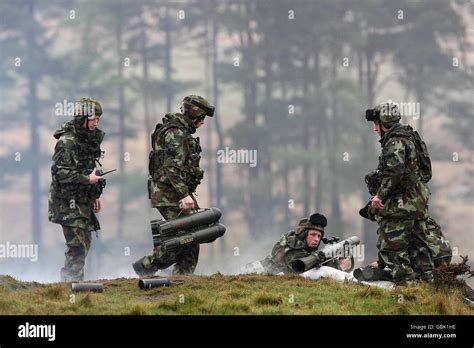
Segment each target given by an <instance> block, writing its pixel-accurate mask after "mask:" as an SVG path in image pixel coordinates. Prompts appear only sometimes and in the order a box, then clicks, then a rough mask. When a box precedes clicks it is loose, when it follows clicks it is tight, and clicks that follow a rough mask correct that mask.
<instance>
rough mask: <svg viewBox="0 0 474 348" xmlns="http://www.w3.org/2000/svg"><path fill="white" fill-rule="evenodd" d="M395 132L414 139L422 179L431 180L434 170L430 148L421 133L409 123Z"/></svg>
mask: <svg viewBox="0 0 474 348" xmlns="http://www.w3.org/2000/svg"><path fill="white" fill-rule="evenodd" d="M395 134H396V135H401V136H404V137H406V138H410V139H412V140H413V142H414V143H415V148H416V157H417V161H418V167H419V170H420V176H421V180H422V181H425V182H428V181H430V180H431V178H432V176H433V171H432V169H431V159H430V155H429V153H428V148H427V147H426V143H425V142H424V141H423V140H422V139H421V137H420V134H418V132H417V131H415V130H413V128H412V127H411V126H408V125H406V126H403V127H400V128H399V129H397V130H396V133H395Z"/></svg>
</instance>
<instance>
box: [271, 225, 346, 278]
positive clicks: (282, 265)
mask: <svg viewBox="0 0 474 348" xmlns="http://www.w3.org/2000/svg"><path fill="white" fill-rule="evenodd" d="M316 250H317V248H316V249H312V248H310V247H308V245H307V244H306V242H305V241H304V240H303V239H301V238H299V237H297V236H296V234H295V232H294V231H290V232H288V233H286V234H284V235H282V236H281V238H280V240H279V241H278V242H277V243H276V244H275V245H274V247H273V249H272V254H271V256H268V257H267V258H265V259H264V260H263V261H262V266H263V267H264V268H265V270H266V271H267V272H268V273H271V274H278V273H280V272H283V273H284V274H288V273H296V271H295V270H294V269H293V268H292V267H291V265H292V264H293V261H295V260H296V259H300V258H303V257H306V256H309V255H310V254H311V253H312V252H315V251H316ZM324 265H325V266H329V267H333V268H337V269H339V263H338V261H331V262H328V263H326V264H324Z"/></svg>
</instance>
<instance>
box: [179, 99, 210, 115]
mask: <svg viewBox="0 0 474 348" xmlns="http://www.w3.org/2000/svg"><path fill="white" fill-rule="evenodd" d="M179 110H180V111H181V113H182V114H183V115H186V116H188V117H189V118H190V119H196V118H199V117H206V116H209V117H213V116H214V105H211V104H210V103H209V102H208V101H207V100H206V99H204V98H203V97H201V96H199V95H188V96H186V97H184V99H183V101H182V102H181V104H180V106H179Z"/></svg>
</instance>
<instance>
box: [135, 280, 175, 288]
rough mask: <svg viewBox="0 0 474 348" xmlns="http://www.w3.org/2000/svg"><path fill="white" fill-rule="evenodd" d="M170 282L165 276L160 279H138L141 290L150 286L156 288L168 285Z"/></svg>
mask: <svg viewBox="0 0 474 348" xmlns="http://www.w3.org/2000/svg"><path fill="white" fill-rule="evenodd" d="M170 285H171V282H170V280H169V279H167V278H160V279H140V280H139V282H138V287H139V288H140V289H142V290H148V289H151V288H157V287H161V286H170Z"/></svg>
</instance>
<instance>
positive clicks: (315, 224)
mask: <svg viewBox="0 0 474 348" xmlns="http://www.w3.org/2000/svg"><path fill="white" fill-rule="evenodd" d="M327 224H328V222H327V219H326V217H325V216H324V215H322V214H318V213H316V214H313V215H311V216H310V217H309V218H305V219H302V220H301V221H300V222H299V223H298V229H297V230H296V235H298V236H303V237H306V232H308V231H309V230H316V231H319V232H321V238H322V237H323V236H324V228H325V227H326V226H327Z"/></svg>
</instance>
